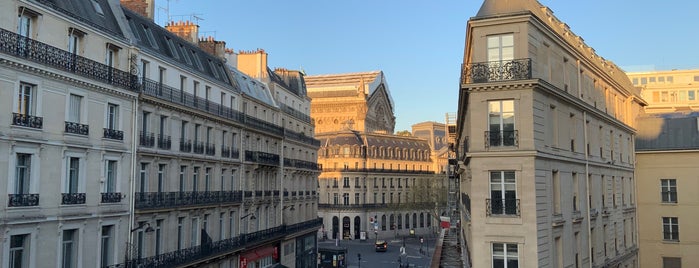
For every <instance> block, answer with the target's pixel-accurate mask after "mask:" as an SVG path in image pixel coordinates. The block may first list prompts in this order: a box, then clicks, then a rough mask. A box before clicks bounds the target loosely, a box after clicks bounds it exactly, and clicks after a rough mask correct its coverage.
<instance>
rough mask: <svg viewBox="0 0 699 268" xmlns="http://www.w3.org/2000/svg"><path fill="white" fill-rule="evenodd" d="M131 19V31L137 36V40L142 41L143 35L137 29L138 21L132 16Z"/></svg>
mask: <svg viewBox="0 0 699 268" xmlns="http://www.w3.org/2000/svg"><path fill="white" fill-rule="evenodd" d="M127 19H128V20H129V26H130V27H131V31H132V32H133V36H134V37H136V40H138V41H141V36H140V35H139V34H138V31H136V23H134V21H133V20H132V19H131V18H128V17H127Z"/></svg>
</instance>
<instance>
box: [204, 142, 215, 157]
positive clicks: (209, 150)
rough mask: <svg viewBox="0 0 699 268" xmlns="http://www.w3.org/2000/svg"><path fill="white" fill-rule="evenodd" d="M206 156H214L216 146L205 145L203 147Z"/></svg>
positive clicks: (211, 144)
mask: <svg viewBox="0 0 699 268" xmlns="http://www.w3.org/2000/svg"><path fill="white" fill-rule="evenodd" d="M205 148H206V155H210V156H214V155H216V146H215V145H214V144H213V143H207V144H206V145H205Z"/></svg>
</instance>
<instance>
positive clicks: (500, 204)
mask: <svg viewBox="0 0 699 268" xmlns="http://www.w3.org/2000/svg"><path fill="white" fill-rule="evenodd" d="M485 206H486V216H520V210H519V199H490V198H488V199H486V200H485Z"/></svg>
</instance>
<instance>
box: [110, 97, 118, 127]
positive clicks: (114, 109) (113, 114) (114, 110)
mask: <svg viewBox="0 0 699 268" xmlns="http://www.w3.org/2000/svg"><path fill="white" fill-rule="evenodd" d="M118 120H119V105H117V104H113V103H109V104H107V128H108V129H117V128H118V126H119V123H118Z"/></svg>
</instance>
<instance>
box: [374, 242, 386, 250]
mask: <svg viewBox="0 0 699 268" xmlns="http://www.w3.org/2000/svg"><path fill="white" fill-rule="evenodd" d="M374 246H375V247H376V252H386V251H387V250H388V243H386V241H384V240H377V241H376V243H375V244H374Z"/></svg>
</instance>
